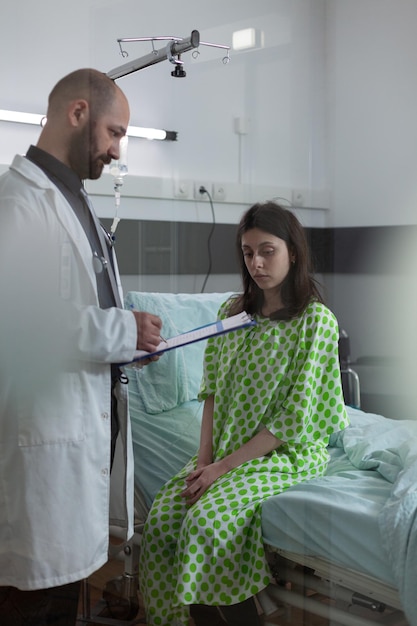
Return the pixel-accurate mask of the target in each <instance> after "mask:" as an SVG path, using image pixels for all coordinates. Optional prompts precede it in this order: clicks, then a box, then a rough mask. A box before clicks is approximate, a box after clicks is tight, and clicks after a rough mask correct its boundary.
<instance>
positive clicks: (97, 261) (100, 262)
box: [93, 251, 109, 274]
mask: <svg viewBox="0 0 417 626" xmlns="http://www.w3.org/2000/svg"><path fill="white" fill-rule="evenodd" d="M108 264H109V263H108V261H107V259H105V258H104V256H99V255H98V254H97V252H96V251H94V254H93V270H94V273H95V274H101V272H102V271H103V270H104V269H107V266H108Z"/></svg>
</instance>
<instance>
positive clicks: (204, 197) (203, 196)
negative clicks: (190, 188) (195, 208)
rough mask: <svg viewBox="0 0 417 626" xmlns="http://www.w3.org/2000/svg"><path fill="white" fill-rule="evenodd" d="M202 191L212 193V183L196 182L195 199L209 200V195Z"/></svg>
mask: <svg viewBox="0 0 417 626" xmlns="http://www.w3.org/2000/svg"><path fill="white" fill-rule="evenodd" d="M201 189H205V190H206V191H208V193H211V183H207V182H202V181H198V180H196V181H194V198H195V199H196V200H208V195H207V194H206V193H204V191H203V192H201V191H200V190H201Z"/></svg>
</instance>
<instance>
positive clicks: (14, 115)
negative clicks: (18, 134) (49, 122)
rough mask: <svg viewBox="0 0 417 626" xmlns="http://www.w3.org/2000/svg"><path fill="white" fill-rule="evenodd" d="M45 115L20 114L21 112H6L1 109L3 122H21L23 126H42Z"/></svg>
mask: <svg viewBox="0 0 417 626" xmlns="http://www.w3.org/2000/svg"><path fill="white" fill-rule="evenodd" d="M44 117H45V116H44V115H38V114H36V113H20V112H19V111H5V110H4V109H0V120H1V121H2V122H19V123H22V124H35V125H37V126H40V125H41V123H42V119H43V118H44Z"/></svg>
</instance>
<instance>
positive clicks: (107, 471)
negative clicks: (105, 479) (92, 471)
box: [101, 467, 109, 476]
mask: <svg viewBox="0 0 417 626" xmlns="http://www.w3.org/2000/svg"><path fill="white" fill-rule="evenodd" d="M108 473H109V470H108V469H107V467H103V469H102V470H101V475H102V476H107V475H108Z"/></svg>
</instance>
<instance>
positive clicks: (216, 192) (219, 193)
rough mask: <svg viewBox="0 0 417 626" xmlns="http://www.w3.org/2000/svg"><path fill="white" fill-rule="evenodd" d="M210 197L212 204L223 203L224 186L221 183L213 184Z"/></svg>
mask: <svg viewBox="0 0 417 626" xmlns="http://www.w3.org/2000/svg"><path fill="white" fill-rule="evenodd" d="M211 195H212V197H213V202H224V201H225V200H226V185H224V184H223V183H213V187H212V190H211Z"/></svg>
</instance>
